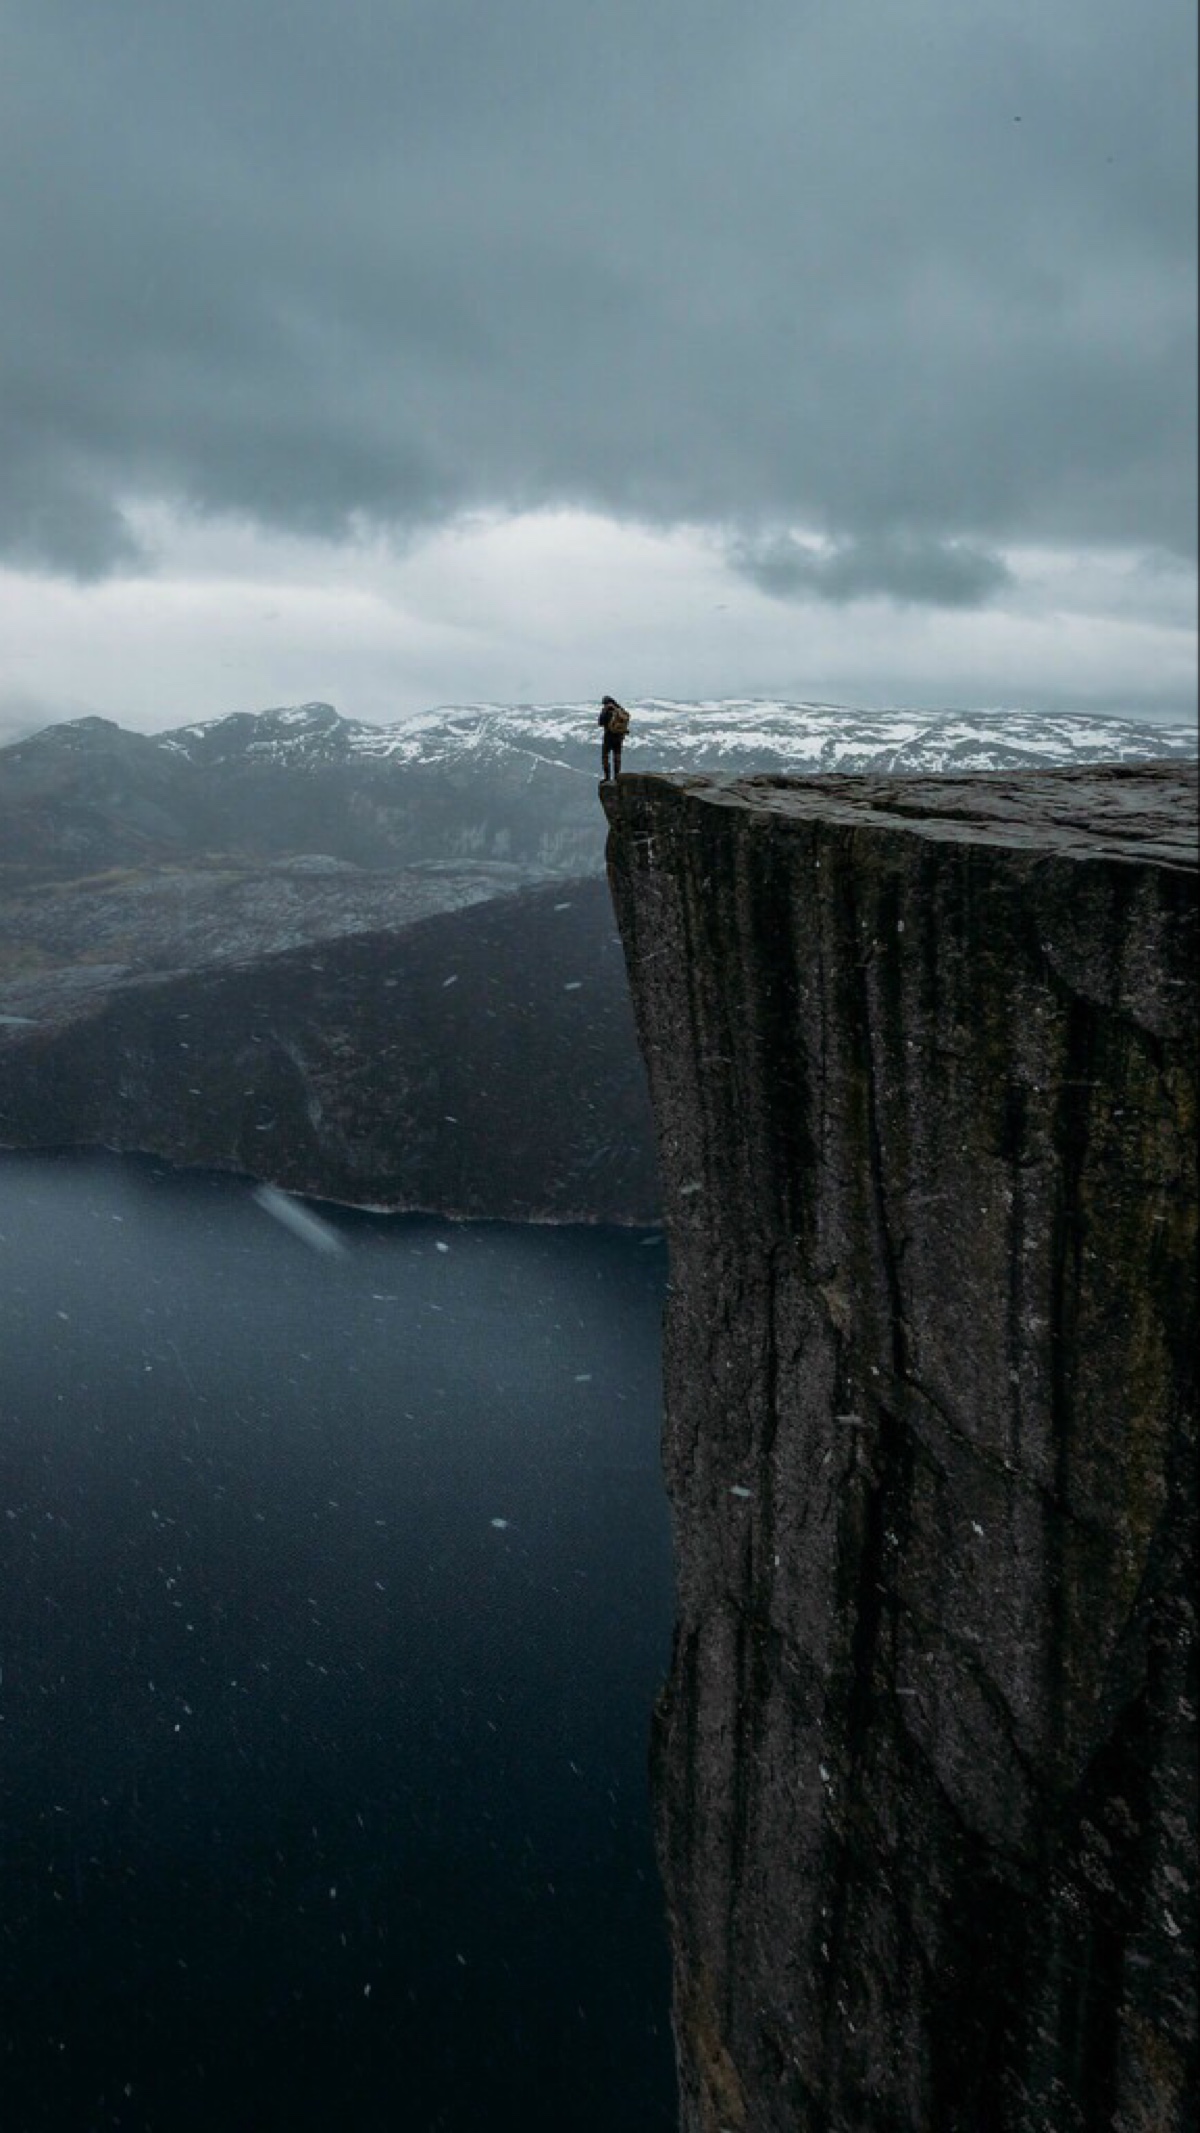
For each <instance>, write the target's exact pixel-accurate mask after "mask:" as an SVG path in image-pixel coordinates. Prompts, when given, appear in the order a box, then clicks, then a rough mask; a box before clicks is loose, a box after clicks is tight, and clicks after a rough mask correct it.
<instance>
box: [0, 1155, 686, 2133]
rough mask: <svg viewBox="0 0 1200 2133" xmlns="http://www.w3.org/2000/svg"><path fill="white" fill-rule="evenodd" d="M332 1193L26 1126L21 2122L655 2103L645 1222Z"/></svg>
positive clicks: (512, 2118)
mask: <svg viewBox="0 0 1200 2133" xmlns="http://www.w3.org/2000/svg"><path fill="white" fill-rule="evenodd" d="M329 1219H330V1220H331V1222H332V1224H333V1228H334V1230H335V1232H336V1234H337V1237H338V1238H339V1239H340V1241H341V1244H342V1246H343V1247H344V1250H343V1252H342V1253H341V1254H340V1255H339V1256H332V1255H325V1254H321V1253H318V1252H316V1251H314V1250H310V1249H308V1248H307V1247H306V1245H305V1244H304V1242H303V1241H301V1240H300V1239H298V1238H297V1237H296V1236H295V1235H293V1234H291V1233H290V1232H289V1231H288V1230H286V1229H285V1228H283V1227H282V1226H281V1225H280V1224H278V1223H276V1222H273V1221H271V1220H270V1219H268V1215H267V1213H266V1212H264V1210H263V1209H262V1207H260V1206H259V1205H257V1204H256V1203H255V1201H254V1199H253V1198H252V1196H251V1194H250V1192H249V1191H248V1189H247V1188H246V1187H245V1186H244V1185H241V1184H239V1183H237V1182H233V1181H230V1180H225V1179H210V1178H199V1179H198V1178H195V1177H191V1178H181V1177H177V1176H171V1175H169V1174H164V1173H163V1172H161V1170H158V1169H156V1168H154V1167H153V1166H151V1165H149V1164H131V1163H119V1162H117V1161H115V1160H113V1161H109V1160H105V1159H100V1158H96V1159H79V1158H72V1159H63V1160H49V1159H44V1158H43V1159H26V1158H21V1157H12V1156H10V1157H4V1158H2V1159H0V1236H2V1240H3V1241H2V1242H0V1273H2V1276H3V1279H2V1283H0V1340H2V1349H0V1355H2V1364H0V1370H2V1376H0V1460H2V1476H0V1478H2V1488H0V1528H2V1532H3V1540H2V1544H0V1545H2V1575H3V1586H2V1590H0V1667H2V1669H3V1676H2V1680H0V1846H2V1859H3V1882H2V1887H0V2125H3V2127H4V2128H5V2133H42V2129H46V2128H49V2129H53V2133H60V2129H61V2133H92V2129H101V2128H108V2127H121V2128H127V2129H130V2133H135V2129H141V2128H147V2129H153V2133H193V2129H194V2133H309V2129H311V2133H318V2129H319V2133H384V2129H386V2133H426V2129H430V2133H432V2129H435V2128H436V2129H438V2133H508V2129H509V2128H512V2129H516V2128H520V2129H522V2133H568V2129H569V2133H592V2129H595V2133H601V2129H603V2133H613V2129H615V2128H618V2127H619V2128H628V2129H629V2133H649V2129H653V2128H656V2127H664V2128H665V2127H668V2126H670V2125H671V2124H672V2123H673V2117H674V2098H673V2079H672V2072H671V2063H670V2061H671V2054H670V2044H669V2030H668V2016H667V1960H666V1951H665V1940H664V1929H663V1924H662V1917H661V1904H660V1898H659V1892H658V1888H657V1884H656V1880H655V1874H654V1867H653V1860H652V1854H651V1842H650V1830H649V1812H648V1804H647V1797H646V1741H647V1732H648V1721H649V1711H650V1705H651V1702H652V1698H653V1695H654V1691H655V1689H656V1686H657V1684H658V1681H659V1680H660V1678H661V1675H662V1672H663V1669H664V1666H665V1661H666V1653H667V1642H668V1635H669V1627H670V1615H671V1591H670V1569H669V1561H668V1538H667V1531H666V1518H665V1511H664V1507H663V1502H662V1496H661V1489H660V1483H659V1476H658V1445H657V1435H658V1417H659V1312H660V1307H661V1297H662V1283H663V1266H662V1260H663V1253H662V1250H661V1246H660V1245H659V1243H658V1241H657V1240H656V1239H653V1240H650V1241H649V1242H647V1241H646V1239H645V1238H644V1235H643V1234H641V1233H638V1234H634V1235H626V1234H622V1233H615V1232H606V1233H588V1232H583V1231H578V1230H575V1231H551V1230H521V1229H510V1228H502V1227H450V1226H448V1225H443V1224H438V1223H434V1222H414V1221H405V1220H396V1219H388V1218H384V1217H378V1218H377V1217H372V1216H367V1215H358V1214H348V1213H346V1214H337V1215H333V1216H331V1217H330V1218H329ZM445 1247H449V1248H448V1249H445ZM501 1521H503V1523H501Z"/></svg>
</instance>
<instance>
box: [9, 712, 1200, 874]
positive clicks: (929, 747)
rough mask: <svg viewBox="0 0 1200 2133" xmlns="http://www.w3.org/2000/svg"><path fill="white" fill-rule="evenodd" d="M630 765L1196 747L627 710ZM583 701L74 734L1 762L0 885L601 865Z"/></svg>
mask: <svg viewBox="0 0 1200 2133" xmlns="http://www.w3.org/2000/svg"><path fill="white" fill-rule="evenodd" d="M630 708H631V710H632V712H633V729H632V733H631V735H630V739H629V742H628V744H627V753H626V766H627V767H628V768H631V769H632V768H636V769H638V770H658V771H703V772H705V773H706V774H708V775H714V774H715V775H718V776H719V775H729V776H737V777H744V776H746V775H748V774H751V773H753V772H754V771H767V772H793V773H796V774H798V775H808V776H811V775H814V774H816V775H819V774H821V773H824V772H840V773H846V772H855V771H873V772H886V773H890V774H893V775H894V774H897V773H903V772H913V773H919V774H925V775H928V774H929V773H931V772H939V771H960V772H961V771H967V770H970V771H978V770H991V771H1006V770H1018V769H1028V768H1030V767H1032V766H1036V765H1039V764H1045V765H1076V764H1083V763H1101V762H1133V761H1157V760H1163V759H1166V758H1174V759H1179V758H1187V757H1190V756H1193V755H1194V754H1195V752H1196V741H1195V735H1194V734H1193V733H1192V732H1191V731H1190V730H1189V729H1188V728H1187V727H1183V726H1161V725H1143V724H1141V723H1139V722H1138V721H1136V720H1133V719H1118V718H1100V717H1097V718H1091V717H1082V716H1076V715H1073V714H1067V713H1059V712H1055V713H1044V714H1043V713H1035V712H1021V711H972V712H963V711H947V710H940V711H920V710H911V711H901V710H881V711H877V710H855V709H851V708H848V707H846V706H843V705H837V704H822V703H801V702H796V703H790V702H781V701H777V700H775V699H757V698H746V699H733V700H721V701H707V700H706V701H701V702H672V701H669V700H666V699H662V698H649V699H643V700H641V701H638V702H634V703H633V704H632V705H631V707H630ZM595 718H596V707H595V704H593V703H558V704H486V703H485V704H467V705H450V706H447V707H445V708H443V709H441V710H437V711H429V712H425V713H423V714H421V715H420V716H419V717H416V718H412V719H407V720H404V721H402V722H400V723H397V724H395V725H391V726H373V725H368V724H366V723H364V722H363V721H362V720H356V719H346V718H342V717H341V716H340V715H339V714H338V712H337V711H336V710H335V709H334V708H333V706H332V705H330V704H326V703H308V704H297V705H285V706H279V707H276V708H274V709H270V710H264V711H259V712H235V713H233V714H232V715H230V716H229V717H225V718H219V719H211V720H205V721H203V722H201V723H200V724H192V725H186V726H180V727H177V728H175V729H173V730H171V731H169V732H165V733H158V734H142V733H132V732H129V731H127V730H126V729H125V728H124V727H121V726H119V725H117V724H116V723H115V722H114V721H112V720H108V719H100V718H84V719H75V720H72V721H69V722H67V723H64V724H62V725H59V726H50V727H47V728H46V729H44V731H42V732H41V733H37V734H33V735H31V736H30V737H28V738H27V739H25V740H22V741H18V742H16V743H15V744H14V745H13V746H11V747H8V748H5V749H2V750H0V880H3V879H7V880H8V881H9V883H10V884H11V883H13V882H19V881H20V880H21V879H22V878H33V879H41V880H46V879H53V878H56V877H68V878H71V877H73V878H78V877H79V876H80V875H86V874H88V873H93V872H98V871H101V870H103V869H106V868H112V867H119V866H131V865H132V866H138V865H143V864H161V863H163V862H164V861H167V862H170V861H172V860H177V859H183V858H188V857H194V856H196V855H197V854H199V853H236V854H240V855H242V856H249V857H254V858H260V859H261V858H269V859H271V858H278V857H281V856H284V855H292V854H295V853H299V852H321V853H326V854H328V855H329V856H331V857H333V858H338V859H342V860H345V861H347V862H349V863H350V864H352V865H355V866H363V867H369V868H372V869H379V868H383V869H388V868H393V867H397V866H413V865H418V866H419V865H430V864H445V863H454V864H462V863H467V864H475V863H478V862H481V861H486V862H492V863H496V862H498V863H500V864H504V865H512V866H515V867H517V868H519V869H521V870H529V871H530V872H531V873H532V874H533V875H536V876H540V877H543V878H544V876H545V875H546V874H548V873H549V874H557V875H566V876H572V875H578V874H580V873H590V872H595V871H596V870H597V869H598V868H599V867H600V866H601V864H602V858H603V842H604V824H603V818H602V816H601V813H600V809H599V807H598V806H597V801H596V789H595V788H596V781H597V777H598V773H599V747H598V745H597V743H598V733H597V729H596V724H595Z"/></svg>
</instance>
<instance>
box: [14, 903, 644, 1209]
mask: <svg viewBox="0 0 1200 2133" xmlns="http://www.w3.org/2000/svg"><path fill="white" fill-rule="evenodd" d="M315 864H316V863H315V862H309V867H308V869H306V868H305V867H304V865H303V864H302V863H301V862H300V861H293V862H291V863H289V865H288V866H287V867H286V868H281V869H276V870H267V871H265V872H262V873H260V874H257V875H251V876H247V877H240V876H237V875H235V874H231V875H230V876H229V877H228V878H226V876H225V875H223V874H222V873H221V872H220V871H219V870H217V871H213V872H209V873H208V874H206V875H204V876H197V875H193V874H181V873H177V874H172V875H162V876H158V877H155V878H154V879H153V880H150V881H147V880H146V879H144V878H143V877H141V876H138V877H136V878H135V879H134V880H133V881H132V882H128V883H118V884H116V885H112V886H110V887H109V889H108V890H107V891H103V892H102V891H101V890H100V889H99V888H97V887H95V886H92V887H90V888H89V886H88V885H86V884H70V885H66V886H64V887H63V888H61V889H56V890H55V891H54V892H53V893H51V892H49V891H46V890H39V891H37V892H36V893H35V892H32V891H31V892H30V894H29V897H28V899H27V907H26V908H25V910H24V912H23V915H22V916H21V917H20V919H19V920H18V918H17V916H16V911H17V907H16V904H15V903H13V904H10V906H9V909H10V913H11V914H12V915H13V921H14V923H13V928H12V938H11V949H12V953H13V956H14V958H15V962H14V967H13V968H11V969H10V970H9V972H8V975H7V978H6V979H5V980H4V982H3V983H2V984H0V1146H2V1147H8V1148H24V1149H28V1148H63V1147H96V1146H101V1147H107V1148H113V1149H119V1150H125V1151H133V1150H137V1151H140V1152H142V1153H146V1154H154V1155H160V1156H163V1157H165V1158H166V1159H167V1160H168V1161H170V1162H172V1163H175V1164H178V1165H180V1166H181V1167H204V1168H208V1169H221V1170H234V1171H238V1172H241V1173H243V1174H245V1175H248V1176H251V1177H255V1178H261V1179H264V1180H267V1181H269V1182H270V1183H272V1184H274V1185H278V1186H282V1187H284V1188H285V1189H287V1190H289V1191H292V1192H298V1193H305V1194H309V1195H312V1196H313V1197H316V1198H322V1199H331V1200H340V1201H344V1202H347V1203H350V1204H353V1205H358V1206H364V1205H365V1206H371V1207H378V1208H390V1209H397V1210H399V1209H408V1210H421V1211H424V1212H432V1213H439V1214H445V1215H462V1216H470V1217H474V1218H492V1219H498V1220H508V1221H553V1222H627V1223H639V1222H645V1223H652V1222H654V1221H655V1220H656V1218H657V1211H658V1196H657V1185H656V1180H655V1169H654V1150H653V1133H652V1123H651V1117H650V1108H649V1102H648V1098H647V1094H646V1088H645V1080H644V1075H643V1072H642V1066H641V1061H640V1059H639V1057H638V1053H637V1046H636V1043H635V1041H634V1032H633V1024H632V1017H631V1014H630V1008H629V999H628V993H627V990H626V986H625V982H624V972H623V969H622V966H621V951H620V944H619V942H618V940H617V938H616V936H615V934H614V931H613V921H612V910H611V906H610V904H609V899H608V893H607V890H606V888H605V886H604V883H603V881H602V880H599V881H581V882H558V883H555V884H553V885H552V886H550V887H548V888H543V889H533V890H526V891H520V892H515V893H512V894H509V895H503V896H492V897H490V898H489V899H488V900H486V901H477V902H475V903H474V904H473V905H472V906H471V908H469V909H467V908H458V909H450V910H442V911H440V912H435V913H434V914H432V915H428V916H421V915H420V914H421V912H422V910H423V909H424V910H426V911H427V910H428V899H429V898H430V897H431V896H437V897H441V898H442V899H444V900H449V901H451V902H457V903H458V904H459V905H460V906H461V905H463V904H465V903H466V902H467V901H468V900H469V899H470V897H471V896H472V895H474V896H476V897H478V896H479V895H480V894H481V893H482V892H481V889H480V886H479V884H478V882H477V881H476V879H475V878H474V877H473V876H468V875H464V876H461V877H460V876H459V875H457V874H455V873H453V872H452V871H448V872H447V873H446V875H444V876H439V877H437V879H436V881H432V880H431V879H430V878H428V877H424V878H423V877H409V878H401V877H395V876H393V877H386V878H385V877H375V878H372V880H370V881H367V882H364V881H363V880H361V879H359V878H356V877H355V876H354V874H353V870H347V873H348V876H349V878H348V879H347V878H345V877H344V876H343V875H342V873H341V872H340V871H339V870H337V869H336V868H334V870H333V872H332V873H330V872H329V871H328V868H325V869H321V868H317V870H316V871H315V872H313V871H312V868H313V867H314V866H315ZM330 864H332V863H330ZM285 943H286V944H287V945H286V946H285V945H284V944H285ZM85 945H86V946H87V947H88V952H89V955H90V958H91V959H89V960H79V959H78V958H79V957H80V955H81V953H82V951H83V949H84V947H85ZM22 956H23V957H24V959H25V960H24V963H23V964H22V962H21V958H22ZM64 956H69V957H72V958H75V959H74V960H68V961H60V960H59V958H61V957H64ZM114 958H120V959H119V960H114Z"/></svg>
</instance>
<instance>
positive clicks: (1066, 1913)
mask: <svg viewBox="0 0 1200 2133" xmlns="http://www.w3.org/2000/svg"><path fill="white" fill-rule="evenodd" d="M602 797H603V799H604V803H605V806H606V809H607V812H608V816H609V822H610V836H609V872H610V881H611V885H612V890H613V895H614V900H615V904H616V909H617V913H618V917H619V920H620V925H621V930H622V934H623V938H624V944H625V953H626V960H627V965H628V969H629V974H630V979H631V985H632V992H633V999H634V1007H635V1013H636V1016H637V1021H638V1028H639V1036H640V1041H641V1045H642V1049H643V1054H644V1057H645V1060H646V1064H647V1068H648V1072H649V1079H650V1085H651V1093H652V1098H653V1102H654V1107H655V1113H656V1120H657V1130H658V1137H659V1162H660V1173H661V1184H662V1191H663V1198H664V1203H665V1215H666V1221H667V1225H668V1230H669V1241H670V1253H671V1293H670V1297H669V1302H668V1313H667V1325H666V1358H665V1374H666V1424H665V1462H666V1471H667V1479H668V1486H669V1491H670V1495H671V1501H672V1506H673V1517H674V1530H675V1542H676V1556H677V1570H678V1589H679V1601H678V1626H677V1634H676V1641H675V1650H674V1657H673V1663H672V1670H671V1675H670V1679H669V1682H668V1685H667V1688H666V1690H665V1692H664V1696H663V1699H662V1703H661V1706H660V1709H659V1712H658V1714H657V1721H656V1739H655V1783H656V1789H657V1812H658V1828H659V1843H660V1855H661V1862H662V1869H663V1874H664V1880H665V1886H666V1894H667V1902H668V1909H669V1917H670V1928H671V1935H672V1942H673V1948H674V1962H675V2023H676V2036H677V2043H678V2053H679V2061H680V2074H681V2085H682V2095H683V2118H682V2122H683V2126H684V2128H685V2133H724V2129H729V2133H825V2129H829V2133H860V2129H861V2133H885V2129H886V2133H989V2129H992V2128H995V2129H1003V2133H1099V2129H1102V2128H1114V2129H1115V2128H1120V2129H1122V2133H1135V2129H1136V2133H1182V2129H1183V2128H1184V2127H1185V2126H1190V2125H1192V2124H1194V2122H1195V2120H1194V2115H1193V2114H1194V2111H1195V2094H1196V2011H1195V1999H1194V1990H1195V1976H1194V1972H1195V1912H1194V1903H1195V1779H1196V1762H1195V1730H1194V1729H1195V1705H1196V1682H1195V1656H1194V1654H1195V1646H1194V1635H1193V1632H1194V1594H1195V1582H1194V1523H1193V1521H1194V1495H1195V1466H1194V1455H1195V1444H1194V1398H1193V1388H1194V1376H1193V1372H1194V1357H1193V1343H1194V1337H1195V1324H1196V1311H1195V1302H1196V1299H1195V1274H1196V1249H1195V1247H1196V1142H1195V1136H1196V1056H1195V1038H1196V1027H1197V1024H1196V990H1195V983H1196V981H1195V970H1196V958H1195V950H1196V928H1195V914H1196V898H1195V888H1196V843H1195V836H1196V832H1195V778H1194V775H1189V774H1188V772H1187V771H1186V770H1182V769H1180V768H1178V767H1174V768H1171V769H1154V768H1150V767H1146V768H1144V769H1136V768H1134V769H1120V770H1109V771H1104V770H1097V771H1094V772H1081V771H1070V772H1066V771H1064V772H1046V773H1036V774H1029V775H1018V776H1014V777H1000V776H997V777H974V778H938V779H928V780H926V779H891V780H887V779H876V778H822V779H814V780H808V781H799V780H785V779H779V778H760V779H749V780H744V781H740V782H737V783H725V784H720V783H717V782H715V781H711V780H704V779H699V778H694V779H687V778H673V779H666V778H655V777H637V776H628V777H625V778H623V779H622V780H621V781H620V782H619V784H617V785H616V786H608V787H605V788H602Z"/></svg>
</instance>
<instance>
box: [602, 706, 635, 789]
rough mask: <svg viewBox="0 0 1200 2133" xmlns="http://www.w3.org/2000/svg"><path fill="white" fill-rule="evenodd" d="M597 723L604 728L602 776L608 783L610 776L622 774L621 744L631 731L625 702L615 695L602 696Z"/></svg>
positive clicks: (615, 776) (614, 776) (616, 776)
mask: <svg viewBox="0 0 1200 2133" xmlns="http://www.w3.org/2000/svg"><path fill="white" fill-rule="evenodd" d="M596 724H597V725H598V726H603V728H604V740H603V742H602V743H601V748H600V776H601V778H602V779H603V780H604V782H605V784H607V783H608V780H609V778H619V777H620V775H621V746H622V743H623V741H624V739H625V735H626V734H627V733H628V731H629V713H628V711H627V710H626V709H625V706H624V704H619V703H618V702H617V699H616V697H615V696H602V697H601V699H600V716H599V718H598V719H597V720H596ZM610 763H611V764H612V768H611V770H610V769H609V764H610Z"/></svg>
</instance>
